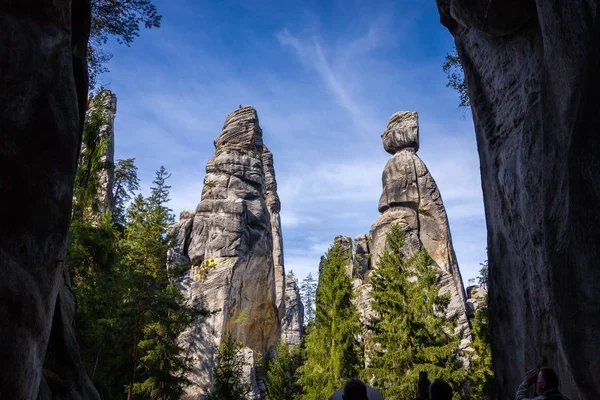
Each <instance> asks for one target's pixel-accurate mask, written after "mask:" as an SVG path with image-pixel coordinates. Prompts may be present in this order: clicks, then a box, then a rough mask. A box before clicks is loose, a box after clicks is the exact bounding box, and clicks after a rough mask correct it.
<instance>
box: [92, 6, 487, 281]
mask: <svg viewBox="0 0 600 400" xmlns="http://www.w3.org/2000/svg"><path fill="white" fill-rule="evenodd" d="M367 3H368V4H367ZM155 4H156V5H157V7H158V8H159V11H160V13H161V14H162V15H163V20H162V27H161V28H160V29H151V30H144V31H142V32H141V37H140V38H138V39H137V40H136V41H135V42H134V43H133V45H132V46H131V47H129V48H128V47H125V46H120V45H117V44H116V43H111V44H110V45H109V50H110V51H111V52H112V53H113V54H114V58H113V60H112V61H111V62H110V64H109V68H110V70H111V71H110V72H109V73H108V74H105V75H104V76H103V77H102V78H101V79H100V83H101V84H103V85H105V86H107V87H109V88H110V89H111V90H113V91H114V92H115V93H116V94H117V97H118V110H117V118H116V121H115V135H116V138H115V141H116V146H115V147H116V157H117V158H128V157H135V158H136V162H137V165H138V167H139V175H140V178H141V179H142V182H143V187H144V190H145V191H147V188H148V187H149V184H150V182H151V181H152V178H153V174H154V170H156V169H157V168H158V167H159V166H160V165H161V164H164V165H165V166H166V167H167V169H168V170H169V171H170V172H171V173H172V178H171V186H172V192H171V197H172V203H171V207H172V208H173V210H174V211H175V213H176V214H177V215H179V212H180V211H181V210H184V209H194V208H195V206H196V204H197V203H198V202H199V200H200V194H201V191H202V181H203V178H204V168H205V165H206V161H207V160H208V159H209V158H210V157H211V156H212V154H213V152H214V147H213V141H214V139H215V138H216V137H217V136H218V135H219V133H220V130H221V127H222V126H223V122H224V120H225V116H226V115H227V114H228V113H229V112H231V111H232V110H234V109H235V108H237V107H238V105H240V104H243V105H252V106H254V107H255V108H256V109H257V111H258V115H259V119H260V123H261V126H262V128H263V139H264V142H265V144H266V145H267V146H268V147H269V148H270V150H271V151H272V152H273V154H274V157H275V169H276V175H277V181H278V185H279V195H280V197H281V202H282V214H281V218H282V224H283V236H284V254H285V264H286V269H287V270H289V269H293V271H294V273H295V274H296V275H297V276H299V277H300V278H303V277H304V276H306V275H307V274H308V273H309V272H312V273H313V275H316V271H317V266H318V263H319V257H320V256H321V255H322V254H323V253H324V252H325V251H326V250H327V248H328V247H329V245H330V244H331V243H332V241H333V238H334V237H335V236H336V235H338V234H343V235H346V236H350V237H353V238H354V237H355V236H356V235H358V234H360V233H368V231H369V229H370V226H371V224H372V222H373V221H374V220H375V219H376V218H377V217H378V215H379V212H378V211H377V202H378V200H379V196H380V194H381V172H382V170H383V167H384V165H385V163H386V161H387V160H388V159H389V157H390V155H389V154H387V153H386V152H385V151H384V150H383V146H382V143H381V138H380V135H381V133H382V132H383V131H384V130H385V127H386V125H387V121H388V119H389V117H390V116H391V115H392V114H393V113H394V112H396V111H401V110H403V111H418V112H419V119H420V140H421V148H420V150H419V153H418V154H419V156H420V157H421V158H422V159H423V160H424V161H425V163H426V164H427V166H428V168H429V170H430V171H431V173H432V175H433V177H434V179H435V180H436V182H437V184H438V186H439V188H440V191H441V193H442V198H443V200H444V203H445V205H446V209H447V212H448V216H449V219H450V228H451V231H452V238H453V241H454V247H455V250H456V253H457V258H458V262H459V265H460V268H461V271H462V274H463V280H464V282H465V285H467V281H468V279H469V278H472V277H474V276H476V275H477V272H478V270H479V263H480V262H482V261H483V260H485V259H486V253H485V248H486V228H485V220H484V212H483V201H482V194H481V183H480V177H479V160H478V156H477V148H476V144H475V136H474V130H473V123H472V121H471V117H470V115H467V116H466V117H463V112H462V111H460V110H458V109H457V104H458V96H457V94H456V93H455V92H454V91H452V90H451V89H448V88H446V86H445V85H446V81H447V79H446V76H445V74H444V72H443V71H442V68H441V66H442V62H443V60H444V56H445V54H446V53H447V52H449V51H451V50H452V46H453V44H452V38H451V36H450V34H449V33H448V32H447V31H446V30H445V28H443V27H442V26H441V25H440V23H439V15H438V13H437V9H436V6H435V1H433V0H418V1H415V0H410V1H390V2H386V1H381V2H380V1H369V2H362V1H355V2H353V1H325V0H320V1H311V0H305V1H301V2H300V1H299V2H292V1H260V0H256V1H252V2H248V1H245V2H243V1H237V0H206V1H194V0H169V1H155Z"/></svg>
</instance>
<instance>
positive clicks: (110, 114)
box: [81, 89, 117, 213]
mask: <svg viewBox="0 0 600 400" xmlns="http://www.w3.org/2000/svg"><path fill="white" fill-rule="evenodd" d="M98 108H100V109H101V111H102V125H100V128H99V132H98V138H97V140H98V143H102V144H103V145H104V151H103V154H102V156H101V158H100V162H101V163H102V164H104V165H105V168H103V169H102V170H101V171H100V172H99V173H98V175H99V176H98V180H99V183H100V185H99V193H98V197H99V198H98V200H99V201H98V206H99V211H100V212H101V213H104V212H105V211H110V212H113V211H114V199H113V181H114V170H115V168H114V162H115V115H116V113H117V95H116V94H114V93H113V92H111V91H110V90H108V89H104V90H101V91H100V92H99V93H98V94H97V95H96V97H92V96H91V95H90V96H88V110H87V112H86V118H89V117H90V115H91V114H92V113H94V112H95V111H96V110H97V109H98ZM84 150H85V143H82V144H81V151H82V152H83V151H84Z"/></svg>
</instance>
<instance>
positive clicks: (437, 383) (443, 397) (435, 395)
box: [429, 379, 452, 400]
mask: <svg viewBox="0 0 600 400" xmlns="http://www.w3.org/2000/svg"><path fill="white" fill-rule="evenodd" d="M429 396H430V397H429V398H430V399H431V400H452V386H450V384H448V382H446V381H445V380H443V379H436V380H434V381H433V383H432V384H431V386H430V387H429Z"/></svg>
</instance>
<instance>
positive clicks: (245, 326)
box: [169, 107, 285, 399]
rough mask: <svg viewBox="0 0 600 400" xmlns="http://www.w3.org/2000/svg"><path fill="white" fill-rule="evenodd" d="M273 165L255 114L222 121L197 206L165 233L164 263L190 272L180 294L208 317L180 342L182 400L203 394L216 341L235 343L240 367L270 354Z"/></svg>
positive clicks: (275, 302)
mask: <svg viewBox="0 0 600 400" xmlns="http://www.w3.org/2000/svg"><path fill="white" fill-rule="evenodd" d="M272 160H273V157H272V155H271V153H270V152H269V151H268V150H267V149H266V147H264V145H263V142H262V130H261V128H260V125H259V121H258V116H257V114H256V111H255V110H254V108H252V107H243V108H240V109H238V110H235V111H234V112H232V113H231V114H229V115H228V116H227V119H226V120H225V125H224V127H223V130H222V133H221V135H220V136H219V137H218V138H217V139H216V140H215V154H214V156H213V157H212V158H211V159H210V160H209V161H208V163H207V165H206V176H205V178H204V187H203V190H202V198H201V201H200V203H199V204H198V206H197V207H196V210H195V211H186V212H183V213H181V215H180V220H179V222H178V223H177V224H175V225H174V226H173V227H172V228H171V233H172V234H173V235H174V236H175V241H176V246H175V247H174V248H173V249H171V250H170V252H169V262H170V263H177V264H187V263H189V264H190V266H191V267H190V270H189V272H188V273H187V274H186V276H185V277H184V278H183V279H182V280H181V288H182V291H183V293H184V295H185V297H186V298H187V299H188V300H189V302H190V303H191V304H193V305H195V306H197V307H203V308H205V309H206V310H208V311H209V312H210V315H209V316H208V317H204V318H201V319H200V320H198V321H197V322H196V323H194V324H193V325H192V326H191V327H190V329H188V330H187V331H186V332H185V333H184V334H183V335H182V336H181V338H180V340H181V341H182V343H184V345H185V346H186V348H187V350H188V351H189V352H190V354H191V355H192V358H193V360H194V370H193V371H192V372H191V373H190V375H189V379H190V380H191V381H192V385H190V386H189V387H188V388H187V389H186V398H189V399H192V398H193V399H196V398H198V396H202V395H205V394H207V393H208V391H209V390H210V386H211V383H212V370H213V368H214V361H215V359H214V356H215V353H216V351H217V349H218V347H219V344H220V342H221V339H222V338H223V337H225V336H231V337H232V338H233V339H234V340H235V341H238V342H240V343H241V344H242V345H243V346H244V347H245V349H244V357H245V358H246V359H247V360H256V359H257V355H258V354H259V353H262V354H265V353H267V352H269V351H271V350H273V349H274V348H275V346H276V344H277V341H278V339H279V334H280V320H281V319H280V317H279V315H280V313H281V314H282V315H285V303H284V288H283V285H284V284H285V280H284V276H283V275H284V271H283V259H282V256H283V255H282V243H281V226H280V223H279V198H278V196H277V192H276V190H277V185H276V182H275V173H274V169H273V161H272ZM274 232H275V234H274ZM276 266H277V269H276V268H275V267H276ZM247 367H248V368H249V369H248V368H246V369H248V371H247V373H245V376H246V375H247V378H248V379H247V380H249V382H248V383H250V384H251V386H252V388H253V394H252V396H253V398H259V390H258V388H257V383H256V382H257V381H258V378H257V377H256V376H255V369H254V366H253V365H251V366H247ZM246 369H245V371H246Z"/></svg>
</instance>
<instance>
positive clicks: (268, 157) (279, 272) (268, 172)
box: [262, 146, 287, 320]
mask: <svg viewBox="0 0 600 400" xmlns="http://www.w3.org/2000/svg"><path fill="white" fill-rule="evenodd" d="M262 162H263V169H264V171H265V195H264V196H265V199H266V202H267V209H268V210H269V215H270V222H271V235H272V236H273V265H274V268H275V295H276V304H277V314H278V316H279V319H280V320H281V319H283V318H284V317H285V315H286V311H285V299H284V293H285V291H286V290H287V289H286V283H285V279H284V278H285V268H284V265H283V235H282V233H281V217H280V216H279V212H280V211H281V202H280V201H279V195H278V194H277V181H276V180H275V167H274V165H273V153H271V152H270V151H269V149H267V146H264V147H263V153H262Z"/></svg>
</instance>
